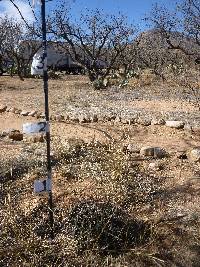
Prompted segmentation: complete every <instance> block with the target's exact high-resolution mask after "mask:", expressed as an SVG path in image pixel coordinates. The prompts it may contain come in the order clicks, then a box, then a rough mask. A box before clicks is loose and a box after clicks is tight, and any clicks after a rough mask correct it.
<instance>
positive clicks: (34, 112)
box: [28, 110, 37, 117]
mask: <svg viewBox="0 0 200 267" xmlns="http://www.w3.org/2000/svg"><path fill="white" fill-rule="evenodd" d="M36 114H37V111H36V110H32V111H31V112H29V114H28V116H31V117H34V116H36Z"/></svg>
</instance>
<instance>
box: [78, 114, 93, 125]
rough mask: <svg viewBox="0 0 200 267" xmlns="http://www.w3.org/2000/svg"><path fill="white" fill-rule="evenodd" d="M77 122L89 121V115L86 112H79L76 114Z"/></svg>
mask: <svg viewBox="0 0 200 267" xmlns="http://www.w3.org/2000/svg"><path fill="white" fill-rule="evenodd" d="M78 119H79V122H80V123H89V122H90V116H89V115H87V114H80V115H79V116H78Z"/></svg>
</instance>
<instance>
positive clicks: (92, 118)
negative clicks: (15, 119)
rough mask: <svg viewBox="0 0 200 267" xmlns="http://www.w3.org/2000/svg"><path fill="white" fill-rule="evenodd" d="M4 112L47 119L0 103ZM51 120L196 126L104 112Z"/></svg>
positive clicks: (55, 116) (174, 126)
mask: <svg viewBox="0 0 200 267" xmlns="http://www.w3.org/2000/svg"><path fill="white" fill-rule="evenodd" d="M4 112H11V113H14V114H17V115H21V116H24V117H26V116H29V117H35V118H37V119H39V118H41V119H45V114H44V113H43V112H41V111H38V110H32V111H28V110H21V109H18V108H16V107H8V106H6V105H0V113H4ZM50 120H51V121H56V122H74V123H97V122H103V123H104V122H111V121H112V122H114V123H116V124H119V123H120V124H127V125H132V124H137V125H142V126H150V125H160V126H161V125H166V126H168V127H170V128H175V129H183V128H184V130H186V131H190V132H191V131H193V130H194V128H195V127H192V126H190V125H188V124H186V123H185V122H183V121H175V120H174V121H173V120H170V121H165V120H164V119H163V118H153V119H150V118H145V117H143V116H139V115H137V114H136V115H125V116H119V115H114V114H112V113H110V114H108V113H106V114H104V115H102V116H99V115H97V114H70V113H69V114H67V115H63V114H57V115H51V116H50Z"/></svg>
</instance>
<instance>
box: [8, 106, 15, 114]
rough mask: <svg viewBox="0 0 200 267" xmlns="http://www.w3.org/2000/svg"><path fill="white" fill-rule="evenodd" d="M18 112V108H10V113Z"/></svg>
mask: <svg viewBox="0 0 200 267" xmlns="http://www.w3.org/2000/svg"><path fill="white" fill-rule="evenodd" d="M16 110H17V108H14V107H12V108H10V110H9V112H12V113H15V111H16Z"/></svg>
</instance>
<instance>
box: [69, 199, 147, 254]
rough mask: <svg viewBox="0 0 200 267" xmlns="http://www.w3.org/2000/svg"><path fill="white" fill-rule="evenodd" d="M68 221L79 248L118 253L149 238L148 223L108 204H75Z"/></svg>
mask: <svg viewBox="0 0 200 267" xmlns="http://www.w3.org/2000/svg"><path fill="white" fill-rule="evenodd" d="M69 224H70V225H71V230H72V233H73V235H74V237H75V239H76V240H77V241H78V248H79V251H83V250H91V251H93V250H97V251H99V252H100V254H104V255H105V254H106V255H107V254H112V255H118V254H120V253H122V252H123V253H124V252H125V251H126V250H127V249H130V248H131V247H135V246H136V245H141V243H143V242H144V241H147V240H148V238H149V237H150V229H149V226H147V225H146V224H145V223H144V222H142V221H137V220H133V219H130V218H129V217H128V215H127V214H126V213H125V212H124V211H122V210H121V209H119V208H117V207H116V206H114V205H112V204H110V203H103V202H101V203H98V202H94V201H87V202H85V201H83V202H80V203H77V204H76V205H75V206H74V207H73V208H72V210H71V211H70V213H69Z"/></svg>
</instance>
